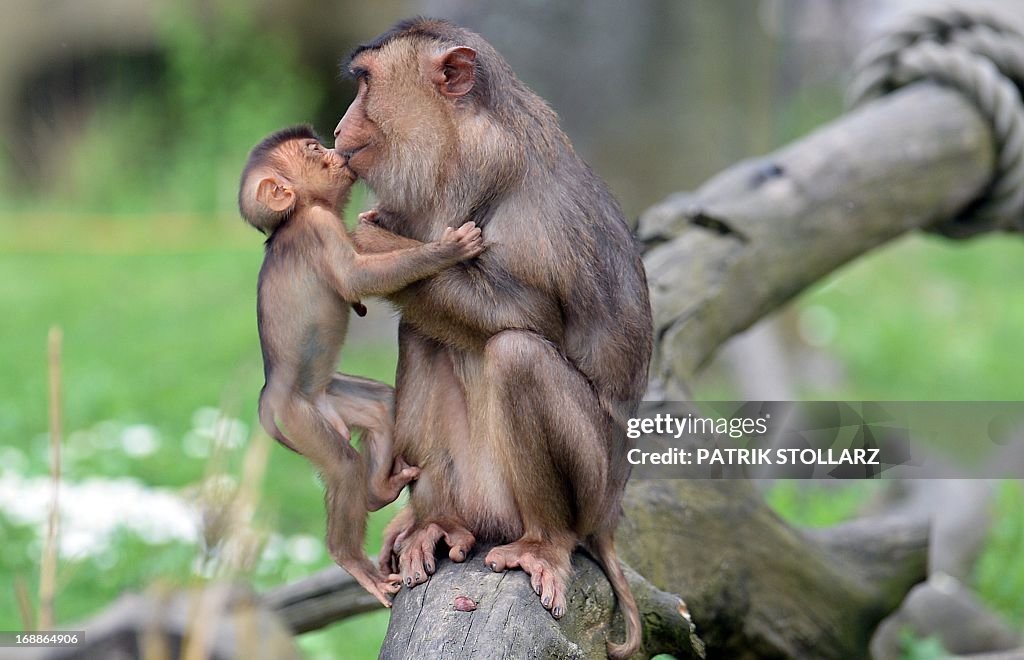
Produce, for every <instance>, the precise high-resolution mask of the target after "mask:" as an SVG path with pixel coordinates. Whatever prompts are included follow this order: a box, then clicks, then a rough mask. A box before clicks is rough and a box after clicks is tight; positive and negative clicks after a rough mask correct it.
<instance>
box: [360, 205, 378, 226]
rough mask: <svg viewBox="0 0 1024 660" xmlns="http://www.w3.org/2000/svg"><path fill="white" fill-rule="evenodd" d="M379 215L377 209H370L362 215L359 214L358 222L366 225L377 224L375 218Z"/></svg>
mask: <svg viewBox="0 0 1024 660" xmlns="http://www.w3.org/2000/svg"><path fill="white" fill-rule="evenodd" d="M379 215H380V213H378V212H377V209H370V210H369V211H364V212H363V213H360V214H359V222H365V223H366V224H368V225H375V224H377V217H378V216H379Z"/></svg>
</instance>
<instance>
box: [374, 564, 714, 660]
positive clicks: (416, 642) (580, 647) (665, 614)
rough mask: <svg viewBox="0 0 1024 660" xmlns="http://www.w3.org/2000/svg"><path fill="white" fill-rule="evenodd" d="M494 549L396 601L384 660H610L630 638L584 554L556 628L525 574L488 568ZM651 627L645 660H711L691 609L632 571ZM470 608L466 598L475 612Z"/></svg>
mask: <svg viewBox="0 0 1024 660" xmlns="http://www.w3.org/2000/svg"><path fill="white" fill-rule="evenodd" d="M487 550H488V548H478V549H476V550H475V551H474V556H473V557H471V558H470V560H469V561H467V562H465V563H463V564H453V563H451V562H449V561H447V560H444V561H441V562H440V564H439V566H438V572H437V573H436V574H435V575H434V576H433V577H431V578H430V580H429V581H428V582H427V583H426V584H424V585H422V586H419V587H416V588H414V589H403V590H402V591H401V592H400V593H399V594H398V596H397V597H396V598H395V606H394V610H393V613H392V616H391V624H390V626H389V627H388V634H387V637H386V638H385V640H384V646H383V647H382V648H381V652H380V657H381V658H466V657H477V656H479V657H488V658H574V659H577V658H578V659H582V658H603V657H605V642H606V640H607V639H608V637H609V635H610V636H611V638H612V639H613V640H616V641H621V639H622V637H623V634H624V633H623V627H622V617H621V616H620V615H619V614H618V613H617V610H616V608H615V598H614V597H613V596H612V592H611V587H610V586H609V585H608V580H607V579H606V578H605V576H604V573H603V572H602V571H601V569H600V568H599V567H598V566H597V565H596V564H595V563H594V562H593V561H591V560H590V559H589V558H587V557H585V556H584V555H582V554H580V553H577V554H576V555H575V557H574V560H573V564H574V568H575V571H576V574H575V577H574V578H573V581H572V586H571V593H570V595H569V608H568V613H567V614H566V616H565V618H563V619H562V620H561V621H555V619H553V618H552V617H551V615H550V614H549V613H548V612H547V610H545V609H543V608H542V607H541V605H540V600H539V599H538V597H537V595H536V594H535V593H534V592H533V590H532V589H531V588H530V582H529V579H528V577H527V576H526V574H525V573H523V572H522V571H517V570H511V571H507V572H505V573H494V572H493V571H491V570H490V569H489V568H487V567H486V566H484V564H483V561H482V559H481V558H482V557H483V556H485V555H486V554H487ZM627 577H628V578H629V582H630V586H631V587H632V589H633V594H634V596H636V600H637V604H638V605H639V607H640V614H641V617H642V619H643V621H644V646H643V652H642V654H641V656H640V657H650V656H652V655H655V654H657V653H671V654H672V655H674V656H675V657H677V658H680V659H681V660H682V659H683V658H699V657H703V646H702V645H701V643H700V640H699V639H697V637H696V635H695V634H694V630H693V627H692V626H691V625H690V622H689V620H688V618H686V617H687V616H688V615H687V614H684V613H686V612H687V609H686V605H685V604H683V601H682V600H681V599H680V598H679V597H678V596H674V595H672V594H668V593H665V592H663V591H659V590H658V589H656V588H655V587H653V586H652V585H651V584H650V583H648V582H647V581H645V580H644V579H643V578H642V577H640V576H639V575H637V574H636V573H634V572H632V571H628V572H627ZM457 598H459V599H460V601H459V602H460V606H461V609H462V610H465V609H467V608H466V606H465V605H466V603H467V602H468V601H466V600H464V599H465V598H468V599H470V601H471V602H472V605H473V606H475V609H473V610H472V611H460V609H457V608H456V599H457Z"/></svg>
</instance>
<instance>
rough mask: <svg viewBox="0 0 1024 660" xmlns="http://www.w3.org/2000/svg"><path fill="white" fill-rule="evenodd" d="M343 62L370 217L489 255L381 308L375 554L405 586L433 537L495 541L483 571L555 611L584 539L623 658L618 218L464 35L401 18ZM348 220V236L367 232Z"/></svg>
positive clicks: (629, 648)
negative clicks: (515, 576)
mask: <svg viewBox="0 0 1024 660" xmlns="http://www.w3.org/2000/svg"><path fill="white" fill-rule="evenodd" d="M349 71H350V72H351V73H352V74H353V75H354V76H355V77H356V78H357V79H358V80H359V82H360V84H359V92H358V96H357V97H356V99H355V101H353V103H352V105H351V106H350V107H349V109H348V111H347V112H346V113H345V116H344V117H343V118H342V120H341V122H340V123H339V124H338V128H337V130H336V131H335V136H336V144H335V148H336V149H337V150H338V151H340V152H342V153H344V154H346V155H348V156H349V158H350V160H349V166H350V167H351V168H352V169H353V171H355V172H356V173H357V174H358V175H359V176H360V177H363V178H364V179H365V180H366V181H367V183H368V184H369V185H370V186H371V187H372V188H373V190H374V192H375V193H376V195H377V198H378V201H379V206H380V212H381V215H380V219H379V224H380V225H381V226H382V227H383V228H386V229H389V230H391V231H394V232H395V233H398V234H402V235H404V236H407V237H410V238H413V239H416V240H420V241H426V240H430V239H431V238H434V237H436V236H438V235H439V234H440V232H442V231H443V230H444V229H445V227H447V226H448V223H449V221H450V219H451V218H453V217H456V218H465V217H468V218H470V219H472V220H475V221H476V222H477V224H478V225H480V226H481V227H482V228H483V229H484V231H485V232H486V233H487V239H488V246H489V248H488V251H487V252H486V253H485V254H483V255H482V256H481V257H480V258H479V259H477V260H475V261H473V262H469V263H464V264H459V265H458V266H455V267H453V268H449V269H447V270H445V271H443V272H441V273H439V274H438V275H436V276H435V277H432V278H430V279H426V280H422V281H419V282H416V283H414V284H412V285H410V286H408V287H406V288H405V289H403V290H402V291H400V292H398V293H396V294H394V295H392V296H390V297H389V298H390V299H391V300H392V301H393V302H395V303H396V304H397V305H398V306H399V308H400V309H401V312H402V321H401V325H400V328H399V366H398V375H397V383H396V413H397V418H396V427H395V441H396V446H397V450H398V451H400V452H402V453H403V455H405V456H406V457H408V458H409V460H410V461H412V462H413V463H414V464H416V465H418V466H419V467H420V468H421V470H422V472H421V474H420V477H419V479H418V481H417V482H416V483H415V484H414V485H413V487H412V497H411V508H412V512H411V513H406V514H403V515H402V516H400V517H399V518H398V519H397V520H396V521H395V523H393V524H392V526H391V527H390V528H389V530H388V532H387V534H386V548H391V547H392V544H393V546H394V550H395V553H396V555H397V564H398V569H399V570H400V572H401V575H402V578H403V580H404V582H405V584H407V585H410V586H411V585H413V584H419V583H421V582H423V581H425V580H426V579H427V575H428V574H429V573H431V572H432V571H433V566H432V565H430V566H427V565H426V564H425V563H424V562H425V561H426V560H427V559H429V560H430V561H432V559H433V548H434V544H435V543H436V542H437V541H438V539H439V538H442V537H443V538H446V539H448V538H451V539H454V540H455V543H456V544H457V546H458V547H457V548H455V547H453V550H452V555H453V559H457V558H458V556H460V555H464V554H465V552H464V551H465V550H468V548H466V547H465V545H466V544H467V543H469V544H472V539H474V537H475V538H481V539H486V540H491V541H496V542H499V543H506V545H504V546H500V547H497V548H495V549H494V550H492V551H491V552H490V553H489V554H488V556H487V557H486V558H485V561H486V562H487V563H488V564H489V565H490V566H491V567H492V568H493V569H494V570H504V569H505V568H510V567H521V568H523V569H524V570H526V571H527V572H528V573H530V575H531V582H532V584H533V586H534V588H535V589H536V590H537V592H538V594H539V595H540V596H541V602H542V603H543V605H544V606H545V607H546V608H548V609H550V610H551V611H552V613H553V614H554V615H555V616H556V617H558V616H561V615H562V614H564V612H565V593H566V580H567V579H568V577H569V575H570V572H571V568H570V556H571V552H572V550H573V549H574V548H575V547H576V545H577V544H579V543H582V544H585V545H587V546H588V547H589V548H590V549H591V550H592V552H593V554H594V556H595V557H596V558H597V559H598V561H599V562H600V563H601V564H602V565H603V566H604V568H605V571H606V573H607V574H608V576H609V579H610V581H611V583H612V585H613V587H614V589H615V592H616V594H617V595H618V598H619V604H620V607H621V608H622V610H623V612H624V613H625V616H626V631H627V634H626V641H625V643H624V644H620V645H616V644H611V643H609V647H608V648H609V653H610V654H611V655H612V656H614V657H617V658H622V657H626V656H628V655H630V654H632V653H633V652H635V651H636V650H637V648H638V647H639V643H640V620H639V615H638V613H637V609H636V604H635V602H634V600H633V597H632V595H631V594H630V593H629V587H628V585H627V584H626V582H625V580H624V579H623V578H622V572H621V569H620V568H619V566H618V559H617V556H616V554H615V548H614V540H613V537H614V531H615V528H616V526H617V523H618V519H619V515H620V512H621V500H622V494H623V490H624V488H625V484H626V480H627V478H628V475H629V465H628V463H627V461H626V450H627V448H628V447H627V440H626V437H625V434H624V432H623V422H624V420H625V418H626V417H628V416H629V415H630V414H631V413H632V412H633V411H634V410H635V408H636V405H637V403H638V401H639V398H640V396H641V395H642V393H643V391H644V388H645V386H646V382H647V366H648V362H649V360H650V353H651V327H652V323H651V312H650V304H649V301H648V295H647V284H646V279H645V275H644V270H643V264H642V262H641V260H640V254H639V250H638V249H637V246H636V245H635V243H634V240H633V238H632V236H631V235H630V232H629V229H628V228H627V226H626V223H625V221H624V219H623V217H622V212H621V210H620V209H619V206H618V204H617V203H616V202H615V200H614V198H613V197H612V196H611V194H610V193H609V191H608V189H607V187H606V186H605V185H604V183H602V182H601V181H600V180H599V179H598V178H597V177H596V176H595V175H594V174H593V172H591V170H590V169H589V167H587V165H586V164H585V163H584V162H583V161H582V160H580V158H579V157H578V156H577V155H576V154H575V153H574V152H573V149H572V146H571V144H570V143H569V141H568V139H567V138H566V136H565V134H564V133H563V132H562V131H561V129H560V128H559V126H558V121H557V117H556V116H555V114H554V113H553V112H552V111H551V109H550V108H549V107H548V106H547V105H546V104H545V103H544V101H543V100H541V99H540V98H539V97H537V96H536V95H535V94H534V93H533V92H531V91H530V90H529V89H528V88H527V87H526V86H525V85H524V84H523V83H522V82H520V81H519V80H518V79H517V78H516V77H515V75H514V74H513V73H512V71H511V69H510V68H509V66H508V65H507V64H506V62H505V60H504V59H503V58H502V57H501V56H500V55H499V54H498V53H497V52H496V51H495V50H494V49H493V48H492V47H491V46H490V45H489V44H488V43H487V42H486V41H484V40H483V39H482V38H481V37H480V36H478V35H476V34H474V33H472V32H470V31H468V30H464V29H461V28H458V27H456V26H453V25H451V24H449V23H446V22H444V21H437V20H429V19H416V20H412V21H407V22H404V23H400V24H399V25H397V26H395V27H394V28H393V29H392V30H390V31H389V32H387V33H385V34H383V35H381V36H380V37H378V38H377V39H375V40H374V41H372V42H370V43H368V44H366V45H364V46H361V47H359V48H358V49H356V51H355V53H354V54H353V56H352V58H351V62H350V64H349ZM364 229H372V231H368V232H365V233H364V232H357V233H356V236H355V240H356V242H357V244H361V241H362V240H364V238H366V240H368V241H370V242H372V240H373V238H372V234H373V231H378V230H379V228H364ZM367 237H368V238H367ZM439 535H440V536H439ZM392 561H393V558H392V557H391V556H382V563H384V564H385V565H387V566H391V565H392Z"/></svg>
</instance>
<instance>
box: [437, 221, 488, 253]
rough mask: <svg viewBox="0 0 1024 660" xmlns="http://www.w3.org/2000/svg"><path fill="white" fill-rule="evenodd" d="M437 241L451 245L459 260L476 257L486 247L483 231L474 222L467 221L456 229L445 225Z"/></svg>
mask: <svg viewBox="0 0 1024 660" xmlns="http://www.w3.org/2000/svg"><path fill="white" fill-rule="evenodd" d="M438 243H440V244H441V245H443V246H450V247H452V248H453V249H454V250H455V253H456V254H457V255H458V257H459V258H460V259H461V260H466V259H472V258H473V257H478V256H480V254H481V253H482V252H483V251H484V250H485V249H486V248H485V247H484V237H483V233H482V232H481V231H480V228H479V227H477V226H476V223H475V222H467V223H466V224H464V225H462V226H461V227H459V228H458V229H452V228H451V227H445V229H444V234H442V235H441V240H440V241H438Z"/></svg>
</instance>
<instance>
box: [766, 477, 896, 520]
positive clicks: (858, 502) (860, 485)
mask: <svg viewBox="0 0 1024 660" xmlns="http://www.w3.org/2000/svg"><path fill="white" fill-rule="evenodd" d="M884 487H885V482H884V481H881V480H865V481H850V482H841V483H835V482H828V483H819V482H809V481H796V480H781V481H776V482H775V483H773V484H772V485H771V487H770V488H769V489H768V490H767V491H766V492H765V500H766V501H767V502H768V505H769V506H771V507H772V508H773V509H775V511H776V512H778V513H779V515H781V516H782V517H783V518H785V519H786V521H788V522H790V523H792V524H794V525H800V526H801V527H828V526H829V525H835V524H838V523H841V522H843V521H844V520H849V519H850V518H853V517H855V516H856V515H857V514H858V513H860V512H861V511H862V510H863V508H864V503H865V502H866V501H869V500H871V498H872V497H873V496H875V495H877V494H879V492H880V491H881V490H882V489H883V488H884Z"/></svg>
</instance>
